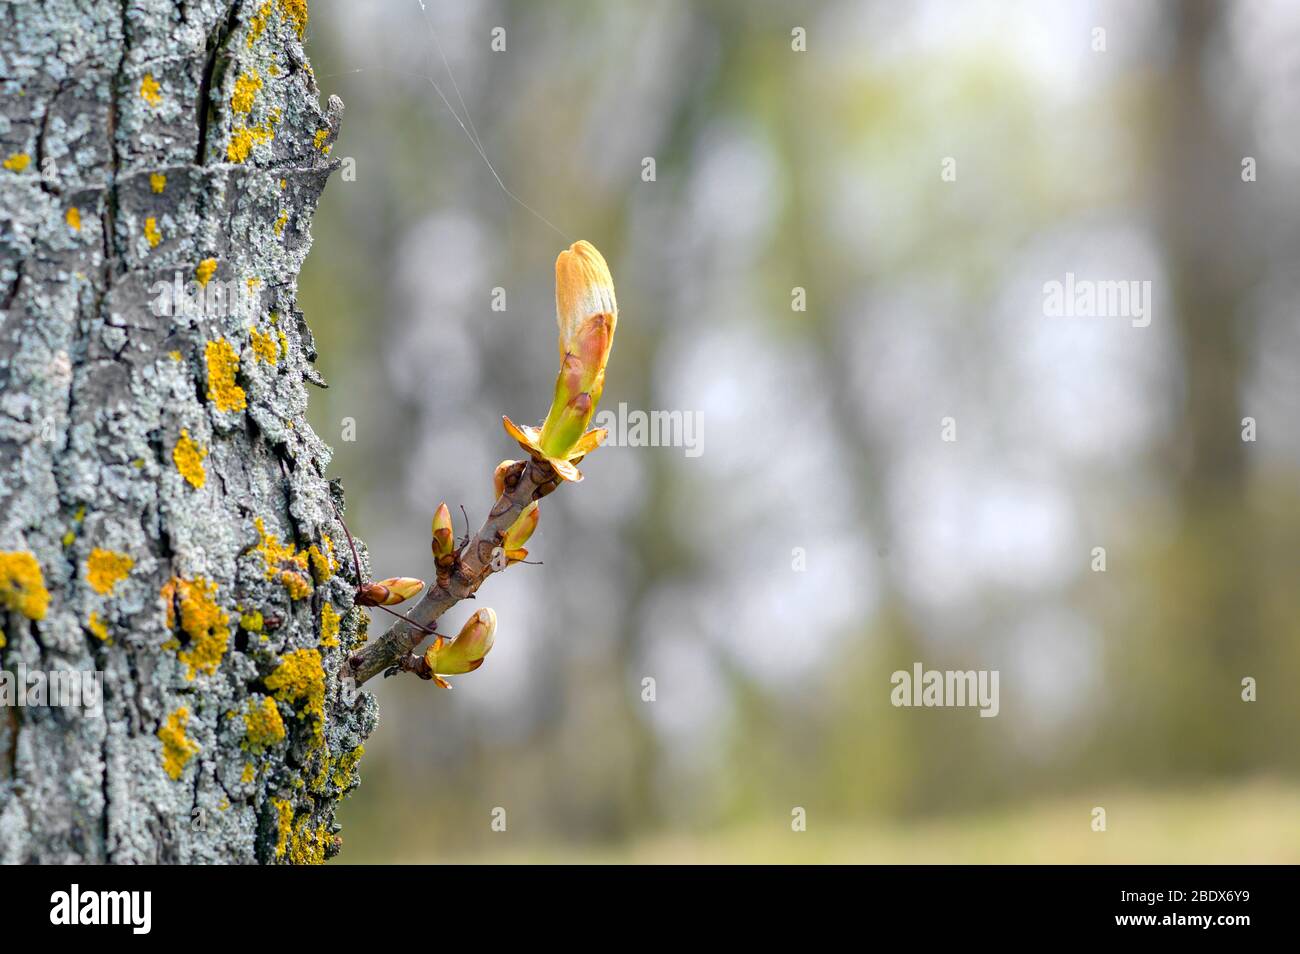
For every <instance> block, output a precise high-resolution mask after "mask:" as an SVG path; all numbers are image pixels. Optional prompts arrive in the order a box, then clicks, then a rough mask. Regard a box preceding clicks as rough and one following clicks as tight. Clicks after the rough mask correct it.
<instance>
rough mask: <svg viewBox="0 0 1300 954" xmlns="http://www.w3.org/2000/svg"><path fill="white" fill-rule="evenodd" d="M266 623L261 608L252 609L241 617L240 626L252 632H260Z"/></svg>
mask: <svg viewBox="0 0 1300 954" xmlns="http://www.w3.org/2000/svg"><path fill="white" fill-rule="evenodd" d="M264 623H265V620H263V619H262V614H261V612H260V611H259V610H250V611H249V612H247V613H244V614H242V615H241V616H240V617H239V626H240V628H241V629H243V630H246V631H247V632H250V633H260V632H261V631H262V625H263V624H264Z"/></svg>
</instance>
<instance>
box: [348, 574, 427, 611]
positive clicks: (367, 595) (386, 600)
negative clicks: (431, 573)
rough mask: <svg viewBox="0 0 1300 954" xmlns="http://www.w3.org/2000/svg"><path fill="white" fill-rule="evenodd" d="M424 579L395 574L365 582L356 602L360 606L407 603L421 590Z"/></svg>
mask: <svg viewBox="0 0 1300 954" xmlns="http://www.w3.org/2000/svg"><path fill="white" fill-rule="evenodd" d="M422 589H424V581H423V580H417V579H415V578H414V577H409V576H394V577H389V578H388V579H387V580H380V581H379V582H378V583H364V584H362V586H361V588H360V589H359V590H358V591H357V596H356V600H355V602H356V603H357V604H358V605H360V606H396V605H397V604H398V603H405V602H406V601H407V600H409V599H410V598H411V597H412V596H414V595H415V594H416V593H418V592H420V590H422Z"/></svg>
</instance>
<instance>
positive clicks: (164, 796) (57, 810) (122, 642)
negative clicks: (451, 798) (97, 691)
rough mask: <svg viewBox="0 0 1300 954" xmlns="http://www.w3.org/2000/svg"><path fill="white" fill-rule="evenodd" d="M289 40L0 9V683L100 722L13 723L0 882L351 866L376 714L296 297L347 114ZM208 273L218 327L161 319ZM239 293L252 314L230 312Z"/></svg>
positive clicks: (159, 2) (78, 718) (131, 17)
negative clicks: (350, 839) (123, 869)
mask: <svg viewBox="0 0 1300 954" xmlns="http://www.w3.org/2000/svg"><path fill="white" fill-rule="evenodd" d="M305 16H306V4H305V3H298V2H292V0H272V2H266V3H263V2H258V0H244V2H242V3H241V2H233V3H232V2H229V0H191V2H180V0H129V2H123V3H120V4H119V3H105V2H93V0H81V2H78V0H38V2H22V0H19V2H16V3H15V2H8V3H3V4H0V159H2V160H3V161H4V162H5V167H4V168H2V169H0V561H5V562H4V563H3V564H2V565H0V622H2V623H3V636H4V645H3V647H2V648H0V670H4V671H7V672H9V673H11V674H16V673H17V672H18V671H19V667H20V666H25V667H26V669H27V670H28V671H29V672H66V671H92V670H93V671H98V672H101V673H102V674H103V677H102V678H103V692H104V703H103V716H102V718H96V717H94V716H93V714H91V713H88V712H87V711H86V710H84V709H79V708H73V707H63V708H61V707H53V706H44V707H42V706H17V705H9V706H6V707H3V708H0V861H4V862H24V861H41V862H65V861H85V862H185V863H198V862H276V861H280V862H301V861H319V860H321V858H322V857H323V856H326V855H329V854H332V853H333V851H334V850H335V848H336V847H337V843H338V842H337V838H336V837H335V836H336V832H337V826H336V823H335V819H334V816H335V809H336V807H337V804H338V801H339V799H340V798H341V797H342V795H343V794H344V793H345V792H346V791H347V790H348V789H350V788H351V787H353V786H354V785H355V784H356V782H357V772H356V760H357V758H358V757H359V754H360V749H359V747H360V745H361V743H362V740H363V739H364V738H365V736H366V735H367V734H368V733H369V732H370V730H371V729H372V728H373V725H374V722H375V718H376V716H375V707H374V702H373V699H372V698H371V697H369V696H366V695H361V696H358V697H356V698H355V699H351V697H350V694H349V693H347V692H345V691H344V687H343V686H342V685H341V684H340V682H339V679H338V673H339V669H340V666H341V664H342V663H343V660H344V659H345V657H346V655H347V654H348V653H349V652H350V651H352V650H354V649H355V648H356V647H357V645H358V644H359V643H360V641H361V640H363V639H364V638H365V637H364V625H365V624H364V618H363V617H362V616H361V614H360V611H359V610H354V609H353V606H352V594H353V589H354V584H353V582H349V581H348V580H346V579H344V576H343V574H347V575H348V577H349V578H351V577H352V569H351V559H350V554H349V552H348V547H347V543H346V539H345V537H344V536H343V531H342V528H341V527H340V526H339V525H338V523H337V522H336V520H335V517H334V508H335V507H337V508H338V509H340V510H341V508H342V499H341V491H339V489H338V488H337V486H332V485H331V484H330V482H329V481H327V479H326V477H325V473H326V467H327V464H328V461H329V457H330V450H329V448H328V447H326V446H325V444H324V443H323V442H322V441H321V440H320V439H319V438H318V437H317V436H316V435H315V434H314V433H313V432H312V430H311V428H310V427H309V426H308V424H307V422H306V418H305V413H306V408H307V390H306V386H305V385H306V384H307V383H309V382H310V383H317V384H323V382H321V381H320V379H319V376H318V375H317V373H316V372H315V370H314V369H313V367H312V364H311V362H312V361H313V360H314V358H315V356H316V355H315V350H314V347H313V343H312V336H311V332H310V330H309V329H308V327H307V324H306V322H305V321H304V318H303V316H302V315H301V314H300V313H299V312H298V311H297V310H296V308H295V298H296V280H297V275H298V269H299V266H300V265H301V263H302V261H303V258H304V256H305V255H306V254H307V250H308V247H309V245H310V235H309V224H310V220H311V215H312V212H313V209H314V207H315V205H316V202H317V200H318V198H319V196H320V193H321V190H322V189H323V188H324V185H325V181H326V179H327V177H328V175H329V173H330V171H331V166H332V163H331V160H330V158H329V155H328V152H329V147H330V145H331V144H332V143H333V140H334V137H335V136H336V135H337V131H338V118H339V114H340V113H341V103H338V101H337V100H333V99H332V100H331V102H330V109H329V111H328V113H325V112H323V111H322V109H321V107H320V103H319V96H318V92H317V89H316V84H315V82H314V79H313V77H312V75H311V70H310V67H309V66H308V65H307V62H306V59H305V57H304V54H303V49H302V39H301V35H302V28H303V27H304V26H305ZM300 17H301V18H303V22H300V21H299V18H300ZM163 176H165V182H164V181H163V180H162V179H161V178H159V177H163ZM72 209H75V210H76V212H71V211H69V210H72ZM205 263H206V264H205ZM206 272H210V275H209V277H208V284H207V285H206V286H202V292H203V295H204V298H205V301H204V303H203V304H202V305H201V306H199V307H191V306H183V307H182V309H181V310H180V313H175V310H173V313H171V314H168V313H166V309H164V308H163V307H162V306H161V305H160V304H159V302H158V301H157V299H158V297H159V287H160V286H159V285H158V283H168V284H171V283H173V282H174V280H175V277H176V275H177V274H179V275H180V279H181V281H182V282H194V284H193V285H192V286H191V288H190V291H191V292H193V291H195V290H196V289H199V288H200V286H199V285H198V284H197V281H196V279H197V278H199V277H202V276H203V275H204V274H205V273H206ZM250 281H252V282H253V287H255V288H256V290H257V292H258V293H259V296H260V300H259V301H257V302H256V303H253V302H250V301H247V300H243V299H241V298H239V296H237V295H234V294H233V293H232V294H230V295H228V296H227V297H228V298H229V299H232V300H227V301H224V302H223V301H219V300H217V291H218V290H219V289H226V290H227V291H232V292H233V291H234V290H237V289H240V288H248V287H249V283H250ZM223 341H224V342H226V343H228V345H229V348H230V352H229V353H230V354H234V355H237V356H238V367H237V369H235V368H233V366H229V367H227V368H226V370H225V371H223V368H222V361H221V357H222V354H223V352H224V349H225V345H221V344H219V342H223ZM214 342H218V344H215V345H214V344H213V343H214ZM231 372H233V375H232V374H231ZM236 389H238V391H237V390H236ZM238 392H242V393H243V399H242V402H243V404H244V406H243V407H240V406H239V404H240V398H239V393H238ZM178 448H179V450H178ZM204 454H206V456H202V455H204ZM200 467H201V469H202V474H201V475H200V472H199V468H200ZM200 477H201V485H196V484H198V483H200ZM259 520H260V522H261V526H262V528H263V529H262V531H259V529H258V521H259ZM266 534H271V535H274V536H275V537H276V538H278V540H277V541H274V542H271V543H269V544H267V545H265V546H260V547H259V544H261V543H266V540H267V538H266V536H265V535H266ZM313 546H314V547H315V548H316V551H317V552H318V553H319V554H320V557H316V556H315V555H312V556H308V552H309V550H310V548H311V547H313ZM331 547H332V550H333V555H334V557H335V560H334V561H332V562H331V560H330V556H329V554H330V549H331ZM362 552H363V559H364V551H362ZM123 557H125V558H126V559H122V558H123ZM31 560H34V561H35V563H36V564H38V565H39V568H40V583H39V586H40V587H43V589H44V590H45V591H47V592H48V594H49V601H48V608H47V609H45V611H44V613H43V614H42V613H41V612H39V609H40V607H39V605H38V604H39V602H40V600H39V599H36V600H35V601H33V599H32V595H33V589H32V586H31V584H30V581H26V582H24V581H23V580H20V579H18V578H17V577H16V576H15V574H18V576H21V572H20V571H21V570H22V568H23V567H24V566H28V565H30V564H29V563H28V561H31ZM128 560H129V569H127V570H126V572H125V576H124V577H123V578H121V579H116V578H115V577H117V576H120V575H121V570H122V569H123V568H124V567H126V565H127V561H128ZM115 570H116V572H115ZM6 573H7V574H8V575H6ZM286 573H287V574H290V575H288V576H286V575H285V574H286ZM37 596H39V594H37ZM335 617H337V619H338V620H339V622H338V627H337V628H338V635H337V638H334V637H333V636H332V631H333V629H334V626H333V620H334V619H335ZM277 623H278V625H277ZM317 660H319V668H318V667H317ZM19 691H22V687H19ZM181 713H184V714H185V715H184V716H182V715H181ZM246 715H247V716H249V717H250V718H248V719H246V718H245V716H246ZM276 716H278V717H279V720H280V721H281V722H282V723H283V726H284V737H283V739H280V738H277V735H278V732H277V731H276V729H275V725H274V723H275V721H276V719H275V717H276ZM178 729H179V730H180V731H177V730H178Z"/></svg>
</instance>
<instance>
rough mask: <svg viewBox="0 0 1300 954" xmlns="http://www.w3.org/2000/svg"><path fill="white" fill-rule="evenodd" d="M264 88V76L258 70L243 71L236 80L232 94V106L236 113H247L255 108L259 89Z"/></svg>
mask: <svg viewBox="0 0 1300 954" xmlns="http://www.w3.org/2000/svg"><path fill="white" fill-rule="evenodd" d="M261 88H262V77H261V76H259V75H258V72H257V70H250V71H249V72H247V73H243V74H241V75H240V77H239V78H238V79H237V80H235V91H234V92H233V93H232V94H231V95H230V108H231V109H233V110H234V111H235V112H236V113H247V112H250V111H251V110H252V108H253V100H254V99H255V98H256V96H257V91H258V90H260V89H261Z"/></svg>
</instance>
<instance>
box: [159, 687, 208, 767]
mask: <svg viewBox="0 0 1300 954" xmlns="http://www.w3.org/2000/svg"><path fill="white" fill-rule="evenodd" d="M189 724H190V710H189V709H187V708H185V707H184V706H181V708H179V709H177V710H176V711H175V712H173V713H172V714H171V715H169V716H168V717H167V721H166V722H164V723H163V727H162V728H161V729H159V730H158V738H159V740H161V742H162V763H163V771H165V772H166V773H167V774H168V775H170V776H171V778H172V780H173V781H175V780H176V779H178V778H180V777H181V773H182V772H184V771H185V765H186V763H187V762H189V760H190V759H192V758H194V756H195V755H197V754H198V752H199V745H198V743H197V742H195V741H194V740H193V739H191V738H189V737H188V736H187V735H186V734H185V730H186V729H187V728H188V727H189Z"/></svg>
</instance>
